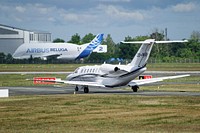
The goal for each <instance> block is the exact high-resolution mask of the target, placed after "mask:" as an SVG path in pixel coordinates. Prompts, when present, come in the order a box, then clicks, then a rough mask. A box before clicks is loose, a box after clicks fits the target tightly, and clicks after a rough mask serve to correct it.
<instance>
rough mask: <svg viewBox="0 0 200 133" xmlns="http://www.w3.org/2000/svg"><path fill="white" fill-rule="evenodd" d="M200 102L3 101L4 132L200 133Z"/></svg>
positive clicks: (124, 98)
mask: <svg viewBox="0 0 200 133" xmlns="http://www.w3.org/2000/svg"><path fill="white" fill-rule="evenodd" d="M199 112H200V97H177V96H170V97H167V96H165V97H163V96H160V97H153V96H131V95H50V96H16V97H10V98H2V99H0V125H1V126H0V132H7V133H9V132H33V133H35V132H199V131H200V114H199Z"/></svg>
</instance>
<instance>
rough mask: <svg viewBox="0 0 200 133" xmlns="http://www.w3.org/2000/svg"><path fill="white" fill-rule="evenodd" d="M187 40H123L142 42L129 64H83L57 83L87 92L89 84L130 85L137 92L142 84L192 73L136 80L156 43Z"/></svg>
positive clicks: (144, 67)
mask: <svg viewBox="0 0 200 133" xmlns="http://www.w3.org/2000/svg"><path fill="white" fill-rule="evenodd" d="M174 42H186V41H155V40H154V39H148V40H145V41H136V42H122V43H142V45H141V47H140V48H139V50H138V52H137V53H136V55H135V57H134V58H133V59H132V61H131V62H130V63H129V64H127V65H120V64H119V65H112V64H105V63H104V64H102V65H94V66H81V67H79V68H77V69H76V70H75V71H74V72H73V73H72V74H70V75H68V76H67V77H66V80H60V79H58V80H55V81H54V82H57V83H66V84H73V85H76V87H75V91H78V90H79V88H80V87H81V86H82V87H81V88H82V89H83V90H84V92H85V93H88V92H89V87H88V86H98V87H108V88H113V87H121V86H129V87H131V88H132V90H133V91H134V92H137V91H138V89H139V86H140V85H143V84H149V83H154V82H158V81H162V80H164V79H174V78H181V77H186V76H190V75H178V76H168V77H159V78H151V79H142V80H134V79H135V78H136V77H138V76H139V75H141V74H142V73H143V72H144V71H145V70H146V64H147V60H148V58H149V55H150V52H151V49H152V47H153V44H154V43H174Z"/></svg>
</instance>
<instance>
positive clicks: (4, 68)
mask: <svg viewBox="0 0 200 133" xmlns="http://www.w3.org/2000/svg"><path fill="white" fill-rule="evenodd" d="M83 65H93V64H0V72H28V71H38V72H40V71H46V72H57V71H65V72H69V71H74V70H75V69H76V68H77V67H79V66H83ZM147 68H148V71H200V63H152V64H147Z"/></svg>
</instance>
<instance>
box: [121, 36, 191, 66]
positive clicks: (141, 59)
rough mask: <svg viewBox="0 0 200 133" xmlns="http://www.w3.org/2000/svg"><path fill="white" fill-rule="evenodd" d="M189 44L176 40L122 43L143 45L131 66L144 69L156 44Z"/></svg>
mask: <svg viewBox="0 0 200 133" xmlns="http://www.w3.org/2000/svg"><path fill="white" fill-rule="evenodd" d="M184 42H188V41H187V40H174V41H155V39H147V40H145V41H134V42H122V43H142V45H141V47H140V49H139V50H138V52H137V53H136V55H135V57H134V58H133V60H132V61H131V63H130V64H128V65H129V66H132V68H138V67H143V66H145V65H146V64H147V60H148V59H149V55H150V53H151V49H152V47H153V44H154V43H163V44H164V43H184Z"/></svg>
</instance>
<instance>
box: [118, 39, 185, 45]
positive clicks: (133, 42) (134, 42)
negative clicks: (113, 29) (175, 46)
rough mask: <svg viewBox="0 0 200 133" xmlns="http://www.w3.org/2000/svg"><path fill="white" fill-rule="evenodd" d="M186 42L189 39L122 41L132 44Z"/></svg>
mask: <svg viewBox="0 0 200 133" xmlns="http://www.w3.org/2000/svg"><path fill="white" fill-rule="evenodd" d="M151 42H154V43H184V42H188V40H173V41H152V39H150V41H130V42H125V41H121V43H125V44H126V43H129V44H130V43H132V44H143V43H151Z"/></svg>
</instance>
